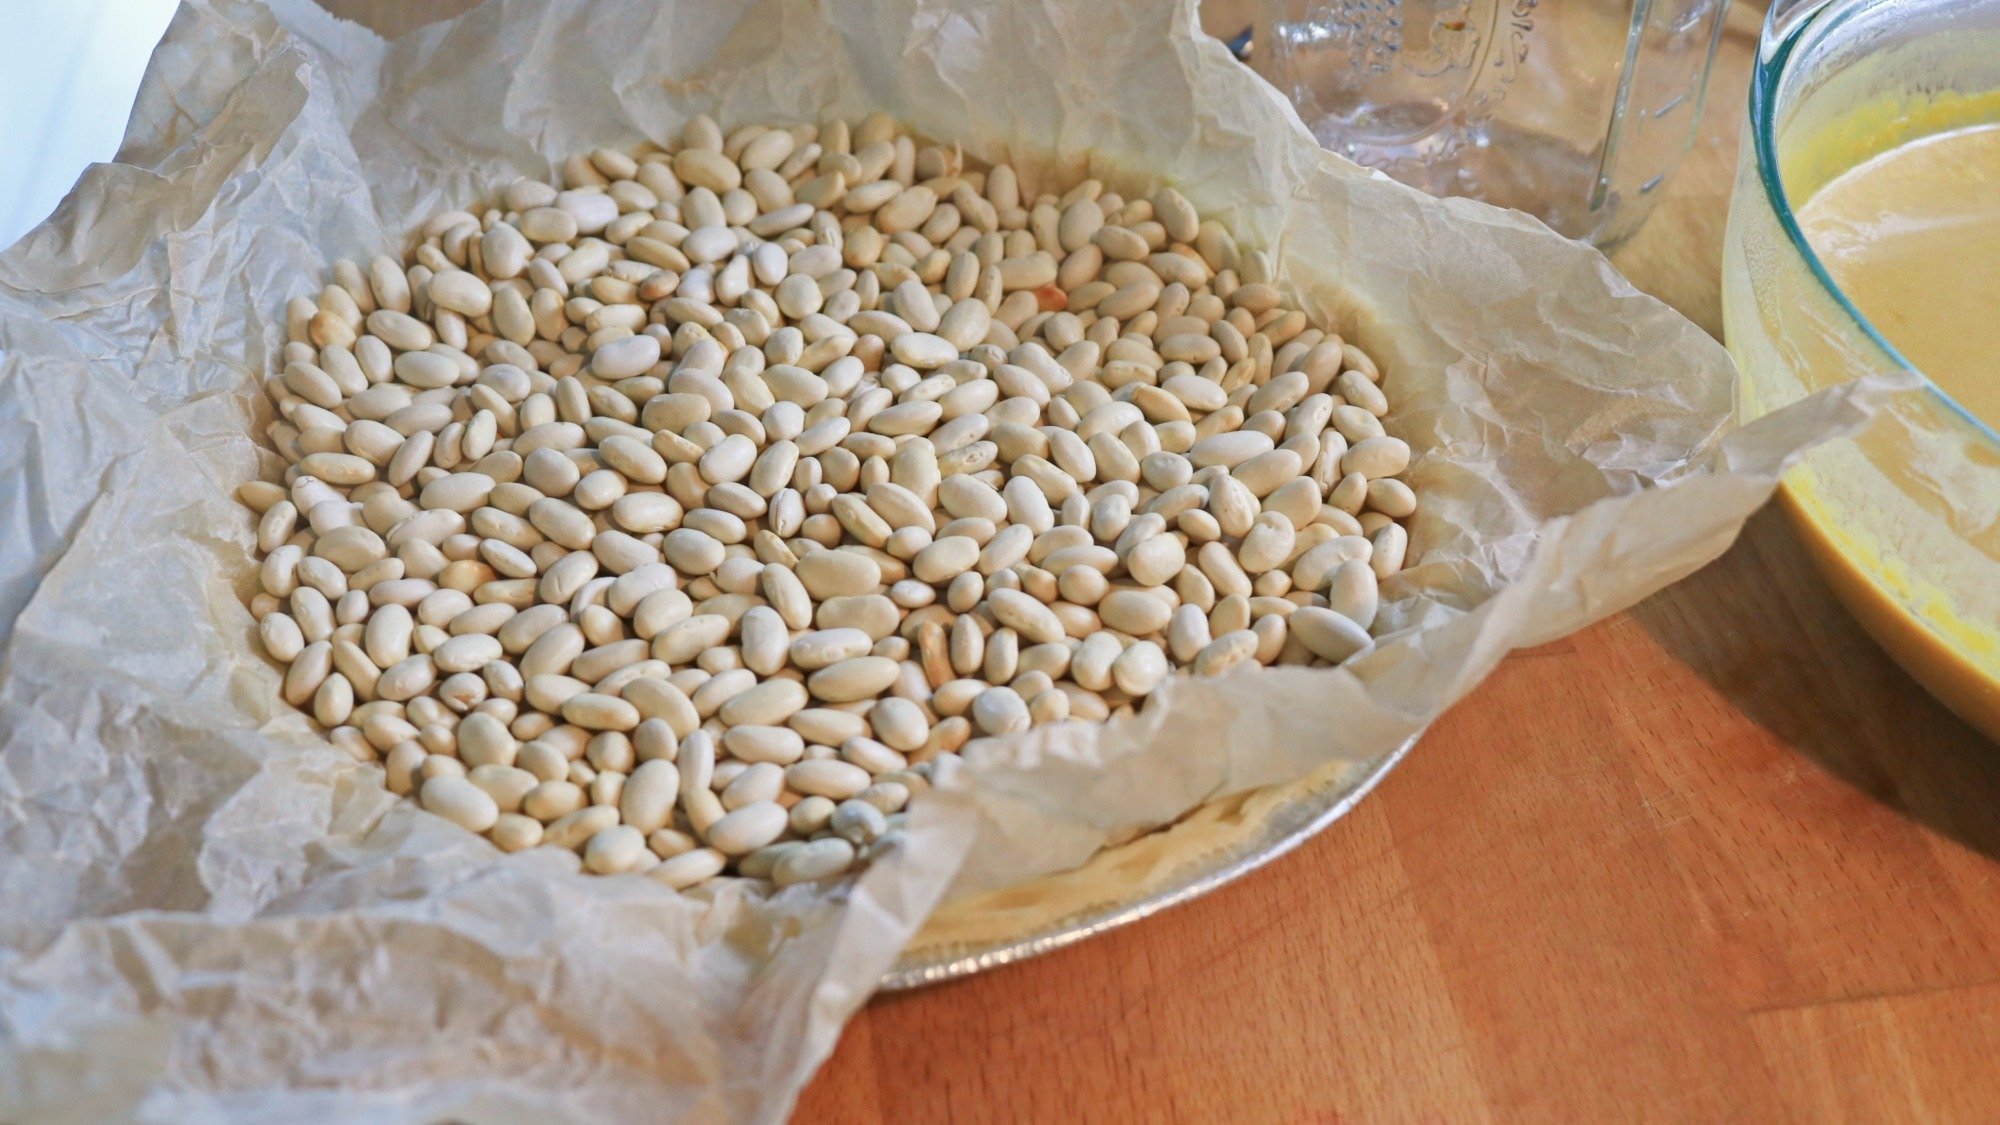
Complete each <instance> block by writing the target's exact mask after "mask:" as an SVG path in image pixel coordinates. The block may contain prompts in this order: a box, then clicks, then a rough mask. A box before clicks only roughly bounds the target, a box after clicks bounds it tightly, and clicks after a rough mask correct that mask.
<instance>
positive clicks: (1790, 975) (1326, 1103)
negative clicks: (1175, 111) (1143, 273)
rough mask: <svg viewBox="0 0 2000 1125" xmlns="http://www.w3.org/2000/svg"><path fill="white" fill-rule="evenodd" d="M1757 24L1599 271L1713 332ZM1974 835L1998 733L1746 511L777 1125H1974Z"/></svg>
mask: <svg viewBox="0 0 2000 1125" xmlns="http://www.w3.org/2000/svg"><path fill="white" fill-rule="evenodd" d="M1211 14H1212V15H1213V13H1211ZM1760 19H1761V11H1759V10H1758V7H1757V6H1753V5H1744V4H1739V5H1737V6H1736V10H1735V11H1734V12H1732V14H1731V17H1730V21H1729V26H1728V30H1727V37H1726V39H1725V41H1724V44H1723V47H1722V55H1721V57H1720V58H1719V59H1718V61H1717V63H1716V68H1715V71H1714V75H1713V78H1712V80H1711V86H1710V96H1709V104H1708V108H1707V114H1706V119H1705V123H1704V131H1703V134H1702V139H1701V142H1700V144H1699V145H1698V147H1697V149H1696V150H1695V151H1694V152H1692V153H1691V154H1690V155H1689V157H1688V160H1687V162H1686V164H1684V165H1683V167H1682V169H1681V172H1680V174H1679V176H1678V177H1677V178H1676V180H1675V181H1674V183H1673V185H1672V186H1671V188H1670V189H1669V195H1668V196H1667V198H1666V199H1665V200H1664V201H1663V203H1662V205H1661V207H1660V209H1659V211H1658V212H1657V213H1656V214H1655V215H1654V217H1653V218H1652V220H1651V221H1650V223H1649V224H1648V225H1647V226H1646V228H1645V229H1644V230H1642V231H1641V232H1640V234H1639V236H1638V237H1637V238H1636V239H1635V240H1634V241H1632V242H1631V243H1629V244H1628V245H1627V246H1625V247H1624V248H1623V249H1622V250H1621V251H1620V252H1619V253H1618V254H1617V255H1616V256H1615V257H1614V259H1613V260H1614V261H1615V262H1616V264H1617V265H1618V266H1619V268H1620V269H1622V270H1623V271H1624V272H1625V273H1626V274H1627V275H1628V276H1629V277H1631V279H1632V280H1633V282H1634V283H1635V284H1637V285H1638V286H1639V287H1640V288H1641V289H1644V290H1647V291H1648V292H1651V293H1653V294H1655V295H1657V296H1659V297H1661V298H1663V299H1664V300H1666V301H1668V302H1669V303H1670V304H1673V305H1674V306H1675V307H1677V308H1679V309H1680V310H1681V311H1682V312H1684V313H1686V314H1687V315H1688V316H1689V317H1690V318H1691V319H1693V320H1694V321H1695V322H1696V323H1698V324H1701V325H1702V326H1703V327H1705V328H1707V329H1708V330H1709V331H1711V332H1713V333H1715V334H1716V335H1718V336H1719V335H1720V334H1721V302H1720V297H1719V294H1718V292H1717V279H1718V277H1719V265H1718V263H1719V261H1720V255H1721V246H1722V236H1723V225H1724V221H1725V218H1726V211H1727V205H1728V199H1729V192H1730V187H1731V182H1732V176H1733V171H1734V168H1735V164H1736V155H1737V135H1738V126H1739V124H1740V121H1741V119H1742V117H1743V113H1744V110H1743V106H1744V92H1745V89H1746V84H1747V81H1748V73H1749V67H1750V61H1751V59H1752V57H1753V55H1754V51H1755V45H1756V36H1757V27H1758V23H1759V22H1760ZM1241 23H1242V21H1241V20H1237V21H1235V23H1234V24H1233V25H1225V24H1223V23H1222V22H1221V21H1216V20H1213V19H1212V22H1211V28H1212V30H1217V31H1219V32H1223V33H1226V32H1227V31H1233V30H1234V28H1235V27H1236V26H1241ZM1996 855H2000V748H1996V747H1994V746H1993V745H1991V744H1989V743H1987V742H1986V741H1984V740H1983V739H1982V738H1980V737H1979V736H1978V735H1977V734H1975V733H1974V732H1973V731H1972V730H1971V729H1970V728H1969V727H1967V726H1965V725H1964V724H1963V723H1960V722H1959V721H1958V720H1956V719H1955V718H1953V717H1952V716H1951V715H1950V713H1948V712H1947V711H1945V709H1944V708H1943V707H1941V706H1939V705H1938V704H1937V703H1935V702H1933V701H1932V700H1931V698H1930V697H1929V696H1928V695H1926V694H1925V693H1924V692H1923V690H1922V689H1921V688H1919V687H1918V686H1917V685H1916V684H1915V683H1914V682H1913V681H1911V680H1910V679H1909V678H1908V677H1907V676H1905V675H1904V674H1903V673H1902V672H1901V671H1900V670H1899V669H1898V668H1897V667H1896V666H1895V665H1894V664H1893V663H1892V662H1890V661H1889V660H1888V658H1886V657H1885V656H1884V655H1883V654H1882V653H1881V651H1880V650H1878V649H1877V648H1876V647H1875V646H1874V645H1873V644H1872V643H1871V642H1870V641H1869V640H1868V638H1867V637H1866V636H1865V635H1864V634H1863V633H1862V632H1861V630H1860V629H1859V627H1857V626H1856V625H1855V624H1854V623H1853V622H1852V621H1851V620H1849V619H1848V618H1847V616H1846V615H1845V614H1844V613H1843V612H1842V611H1841V609H1840V607H1839V605H1838V604H1837V603H1836V602H1835V601H1834V600H1833V598H1832V596H1831V595H1830V594H1829V593H1828V591H1827V589H1826V587H1825V586H1824V585H1823V584H1822V583H1821V582H1820V581H1819V579H1818V578H1817V576H1816V575H1815V574H1814V573H1813V571H1812V570H1811V568H1810V566H1809V565H1808V563H1807V562H1806V559H1805V557H1804V556H1803V555H1802V554H1801V552H1800V549H1799V547H1798V545H1797V544H1796V542H1795V541H1794V540H1793V539H1792V537H1791V533H1790V531H1789V529H1788V528H1787V527H1786V526H1785V524H1784V521H1783V520H1782V519H1781V518H1780V517H1779V515H1778V513H1777V512H1776V511H1775V510H1766V511H1765V512H1764V513H1762V514H1761V515H1759V516H1758V517H1756V518H1755V519H1754V520H1752V522H1751V524H1750V527H1749V530H1748V531H1747V532H1746V533H1745V534H1744V536H1743V539H1742V541H1741V542H1739V543H1738V544H1737V545H1736V547H1735V548H1734V549H1733V550H1732V551H1730V553H1729V554H1728V555H1727V556H1725V557H1724V558H1723V559H1722V560H1721V561H1719V562H1717V563H1716V564H1715V565H1713V566H1711V567H1709V568H1708V569H1707V570H1705V571H1703V572H1701V573H1700V574H1697V575H1695V576H1694V577H1693V578H1690V579H1688V580H1687V581H1685V582H1682V583H1681V584H1680V585H1678V586H1676V587H1674V588H1672V589H1670V590H1668V591H1666V592H1664V593H1662V594H1660V595H1658V596H1656V597H1654V598H1653V599H1651V600H1650V601H1647V602H1646V603H1644V604H1642V605H1640V606H1639V607H1637V608H1636V609H1634V610H1632V611H1631V612H1629V613H1624V614H1620V615H1619V616H1617V617H1615V618H1613V619H1611V620H1610V621H1607V622H1605V623H1603V624H1600V625H1598V626H1596V627H1595V628H1592V629H1589V630H1586V631H1585V632H1583V633H1580V634H1578V635H1576V636H1573V637H1570V638H1568V639H1565V640H1563V641H1560V642H1557V643H1555V644H1552V645H1548V646H1545V647H1543V648H1539V649H1534V650H1532V651H1528V652H1523V653H1519V654H1517V655H1516V656H1514V657H1513V658H1512V659H1510V660H1509V661H1507V662H1506V663H1505V664H1504V665H1502V666H1501V668H1500V669H1499V671H1498V672H1497V673H1496V674H1495V675H1494V676H1493V677H1492V679H1491V680H1489V681H1488V682H1487V683H1486V684H1485V685H1483V686H1482V687H1481V688H1480V689H1479V690H1478V691H1476V692H1475V693H1474V694H1473V695H1472V696H1471V697H1470V698H1469V699H1467V700H1465V701H1464V702H1463V703H1461V704H1460V705H1459V706H1458V707H1457V708H1456V709H1455V710H1454V711H1452V712H1451V713H1450V714H1448V715H1446V716H1445V717H1444V718H1443V719H1442V720H1441V721H1440V722H1439V723H1438V724H1437V725H1436V727H1434V728H1433V729H1432V731H1431V732H1430V733H1429V734H1428V735H1426V736H1425V738H1424V741H1423V742H1422V743H1421V744H1420V745H1419V746H1418V748H1417V750H1416V752H1415V753H1413V754H1411V755H1410V757H1409V758H1408V759H1407V760H1406V761H1405V762H1404V764H1403V765H1402V766H1401V767H1399V768H1398V769H1397V770H1396V771H1395V772H1394V773H1393V774H1391V775H1390V777H1389V778H1388V779H1387V780H1386V781H1385V782H1383V784H1382V786H1381V787H1380V788H1379V789H1377V790H1376V792H1375V793H1374V794H1373V795H1372V796H1370V797H1369V798H1368V799H1367V800H1365V801H1363V802H1362V803H1361V805H1360V807H1359V808H1358V809H1356V810H1355V811H1354V812H1353V813H1352V814H1350V815H1349V816H1348V817H1346V818H1345V819H1343V820H1341V821H1339V822H1338V823H1336V824H1335V825H1334V826H1333V827H1332V828H1331V829H1329V830H1328V831H1327V832H1326V833H1324V834H1323V835H1321V836H1320V837H1319V838H1318V839H1316V840H1314V841H1312V842H1311V843H1309V844H1307V845H1306V846H1305V847H1302V848H1300V849H1299V850H1298V851H1297V852H1294V853H1293V854H1292V855H1290V856H1288V857H1286V858H1284V859H1282V860H1280V861H1278V862H1276V863H1274V864H1272V865H1270V866H1269V867H1266V868H1264V869H1263V870H1262V871H1259V872H1257V873H1256V874H1254V875H1251V876H1249V877H1248V878H1246V879H1244V880H1242V881H1240V882H1237V883H1235V884H1232V885H1230V886H1228V887H1225V888H1223V889H1221V890H1219V891H1217V892H1215V893H1213V894H1211V895H1209V896H1208V897H1206V898H1203V899H1200V900H1198V901H1196V902H1193V903H1191V904H1188V905H1185V906H1181V907H1177V908H1175V909H1173V910H1170V911H1167V912H1166V913H1164V914H1161V915H1157V916H1155V917H1153V918H1150V919H1148V920H1146V921H1143V922H1140V923H1137V924H1135V925H1132V926H1128V927H1126V928H1124V929H1120V930H1116V931H1113V932H1111V933H1109V934H1106V935H1104V936H1101V937H1098V938H1095V939H1092V940H1090V941H1087V942H1084V943H1082V944H1081V945H1077V946H1073V947H1071V948H1069V949H1066V950H1063V951H1060V952H1057V953H1054V954H1051V955H1049V956H1046V957H1042V958H1039V959H1036V960H1033V961H1029V962H1026V963H1023V964H1019V965H1015V966H1012V967H1008V968H1004V969H1000V970H997V971H994V972H991V973H988V974H985V975H982V976H979V977H975V978H972V979H970V980H966V981H962V982H959V983H955V984H949V985H944V986H940V987H937V988H933V989H930V990H927V991H923V992H918V993H914V994H905V995H893V996H884V997H881V998H878V999H877V1000H876V1001H875V1002H874V1003H873V1004H871V1005H870V1006H869V1007H868V1009H867V1010H866V1011H864V1012H863V1013H862V1014H861V1015H860V1016H859V1017H858V1018H857V1019H856V1020H855V1021H854V1022H853V1023H852V1024H851V1025H850V1026H849V1028H848V1029H847V1032H846V1034H845V1035H844V1037H843V1038H842V1039H841V1042H840V1046H839V1049H838V1050H837V1051H836V1052H835V1053H834V1055H833V1057H832V1059H831V1060H830V1061H829V1062H828V1063H827V1064H826V1066H825V1067H824V1068H823V1070H822V1071H821V1072H820V1074H819V1077H818V1078H817V1080H816V1081H815V1082H814V1083H813V1085H812V1086H811V1087H809V1088H808V1089H807V1091H806V1093H805V1095H804V1097H803V1099H802V1100H801V1102H800V1104H799V1109H798V1114H797V1120H800V1121H843V1122H846V1121H871V1120H891V1121H945V1120H950V1121H954V1122H978V1121H996V1122H998V1121H1063V1120H1077V1119H1083V1120H1093V1121H1097V1120H1102V1121H1165V1120H1173V1121H1233V1122H1246V1121H1334V1120H1345V1119H1352V1120H1363V1121H1375V1120H1392V1121H1393V1120H1411V1119H1423V1120H1451V1121H1466V1120H1480V1119H1495V1118H1497V1119H1519V1118H1528V1119H1556V1120H1574V1121H1588V1120H1625V1119H1632V1118H1643V1119H1699V1120H1717V1119H1733V1120H1753V1121H1778V1120H1828V1119H1849V1120H1857V1121H1880V1120H1894V1119H1929V1120H1936V1119H1940V1118H1947V1119H1974V1118H1986V1119H1991V1118H1993V1117H1995V1116H1996V1115H2000V1074H1996V1070H1995V1067H1994V1065H1993V1059H1994V1058H1995V1056H1996V1054H2000V881H1996V876H2000V865H1996V864H1995V862H1994V860H1993V858H1991V857H1993V856H1996Z"/></svg>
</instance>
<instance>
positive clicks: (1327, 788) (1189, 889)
mask: <svg viewBox="0 0 2000 1125" xmlns="http://www.w3.org/2000/svg"><path fill="white" fill-rule="evenodd" d="M1416 744H1417V737H1414V736H1413V737H1412V738H1410V740H1409V741H1407V742H1405V743H1403V744H1402V745H1401V746H1398V747H1397V748H1396V749H1395V750H1394V751H1392V752H1391V753H1389V754H1387V755H1385V756H1384V757H1382V758H1379V759H1377V760H1375V761H1373V762H1362V763H1353V764H1351V765H1349V766H1348V767H1347V768H1345V769H1344V770H1339V771H1337V772H1334V773H1331V774H1330V775H1328V776H1324V777H1322V776H1321V774H1326V773H1327V771H1326V770H1322V771H1321V773H1320V774H1314V775H1312V777H1311V778H1308V779H1306V781H1304V782H1294V783H1292V784H1291V785H1290V786H1279V787H1275V788H1276V789H1278V790H1284V789H1298V790H1299V791H1298V792H1296V793H1289V794H1286V795H1285V796H1284V798H1283V799H1282V800H1280V801H1279V802H1278V803H1276V804H1275V805H1272V806H1271V807H1270V808H1269V809H1266V810H1264V812H1263V813H1262V815H1261V816H1260V817H1258V818H1257V819H1256V820H1255V821H1254V822H1253V823H1251V824H1250V825H1248V826H1247V831H1245V832H1243V833H1241V834H1240V835H1238V836H1237V837H1236V838H1235V839H1232V840H1230V841H1228V842H1227V843H1226V844H1225V845H1224V846H1222V847H1220V848H1212V849H1203V850H1201V851H1199V852H1198V853H1197V854H1194V855H1191V856H1190V857H1189V858H1188V860H1187V862H1185V863H1183V864H1178V865H1175V866H1173V867H1171V868H1170V869H1169V870H1168V871H1166V873H1165V874H1163V875H1158V876H1156V877H1153V878H1144V879H1133V880H1127V881H1123V882H1120V881H1118V880H1116V879H1115V878H1114V879H1106V880H1103V881H1102V882H1101V884H1100V886H1099V887H1098V888H1097V889H1100V890H1101V891H1102V893H1101V894H1099V895H1094V896H1092V900H1091V901H1088V902H1087V903H1085V904H1082V905H1081V908H1080V909H1075V910H1071V911H1069V912H1068V913H1066V914H1064V915H1062V916H1061V917H1058V918H1055V919H1053V920H1049V921H1045V922H1041V923H1039V924H1035V925H1030V926H1027V927H1013V928H1012V932H999V931H1000V930H1002V929H1007V927H996V932H995V933H993V934H991V935H981V936H980V937H978V938H976V939H973V940H957V941H949V942H935V943H932V944H931V945H928V946H927V945H926V943H925V940H924V938H925V934H926V933H928V932H929V931H928V930H926V931H923V932H920V933H919V934H918V935H917V938H916V939H915V941H913V942H912V948H911V949H909V950H906V951H905V952H904V954H903V956H902V958H901V959H900V960H898V961H897V962H896V967H895V968H894V969H893V970H891V971H890V973H889V974H888V976H886V977H884V978H883V979H882V985H881V987H882V989H883V990H885V991H894V990H901V989H909V988H920V987H923V986H924V985H930V984H939V983H942V982H944V981H948V980H956V979H958V978H959V977H966V976H971V975H972V974H974V973H978V972H984V971H985V970H987V969H992V968H997V967H998V966H1001V965H1007V964H1011V963H1013V962H1015V961H1023V960H1026V959H1027V958H1030V957H1035V956H1039V955H1041V954H1043V953H1048V952H1050V951H1052V950H1056V949H1061V948H1062V947H1064V946H1066V945H1070V944H1072V943H1074V942H1078V941H1082V940H1083V939H1084V938H1087V937H1091V936H1093V935H1096V934H1101V933H1103V932H1105V931H1106V930H1111V929H1116V928H1117V927H1119V926H1123V925H1127V924H1129V923H1132V922H1137V921H1138V920H1139V919H1141V918H1145V917H1148V916H1150V915H1152V914H1156V913H1158V912H1159V911H1162V910H1165V909H1166V908H1168V907H1170V906H1175V905H1178V904H1180V903H1183V902H1187V901H1190V900H1192V899H1195V898H1198V897H1200V896H1201V895H1204V894H1207V893H1208V892H1209V891H1212V890H1214V889H1215V888H1217V887H1220V886H1222V885H1223V884H1225V883H1229V882H1232V881H1234V880H1236V879H1240V878H1242V877H1243V876H1245V875H1248V874H1249V873H1251V872H1252V871H1255V870H1257V869H1258V868H1260V867H1262V866H1264V865H1265V864H1267V863H1269V862H1271V861H1272V860H1274V859H1277V858H1278V857H1279V856H1281V855H1284V854H1285V853H1286V852H1289V851H1291V850H1292V849H1293V848H1296V847H1298V846H1299V845H1300V844H1302V843H1304V842H1305V841H1306V840H1308V839H1310V838H1312V837H1313V836H1314V835H1315V834H1317V833H1318V832H1319V831H1320V830H1321V829H1324V828H1325V827H1326V826H1327V825H1329V824H1332V823H1333V822H1334V821H1336V820H1338V819H1340V818H1341V817H1342V816H1344V815H1346V814H1347V812H1348V810H1350V809H1352V808H1353V807H1354V806H1355V805H1356V804H1357V803H1359V802H1360V800H1361V798H1363V797H1365V796H1367V795H1368V792H1369V790H1371V789H1373V788H1375V785H1376V783H1378V782H1380V781H1381V780H1382V778H1383V777H1384V776H1386V775H1387V774H1388V772H1389V771H1390V770H1391V769H1393V768H1395V765H1396V763H1397V762H1400V761H1402V760H1403V756H1404V755H1405V754H1408V753H1409V752H1410V748H1411V747H1413V746H1415V745H1416ZM1315 779H1317V784H1306V782H1309V781H1313V780H1315ZM1270 791H1271V790H1260V791H1258V792H1270ZM1175 827H1177V825H1170V826H1168V827H1167V828H1164V829H1162V830H1161V831H1162V832H1167V833H1171V832H1172V831H1173V830H1174V828H1175ZM1157 835H1158V833H1155V834H1152V835H1148V836H1142V837H1140V838H1139V839H1138V840H1135V841H1132V842H1130V843H1127V844H1122V845H1118V846H1116V847H1113V848H1108V849H1106V850H1105V851H1104V852H1101V853H1099V858H1103V857H1106V856H1111V855H1115V853H1117V852H1118V851H1120V850H1121V849H1122V848H1128V847H1132V846H1134V845H1138V844H1143V843H1146V842H1148V841H1151V840H1153V839H1154V838H1155V836H1157ZM1092 862H1093V863H1095V862H1096V861H1095V860H1093V861H1092ZM1062 878H1063V876H1052V877H1050V880H1044V881H1038V882H1037V883H1031V884H1028V885H1026V886H1025V887H1018V888H1013V889H1011V891H1010V892H1009V893H1010V894H1011V895H1013V896H1014V897H1016V898H1019V897H1021V896H1022V895H1023V894H1024V893H1025V894H1027V895H1032V894H1033V893H1034V892H1035V890H1036V888H1037V887H1040V886H1041V885H1042V883H1043V882H1048V881H1052V880H1059V879H1062ZM950 909H951V906H950V904H947V905H946V906H945V907H944V908H943V910H945V911H948V910H950ZM941 912H942V911H941Z"/></svg>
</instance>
